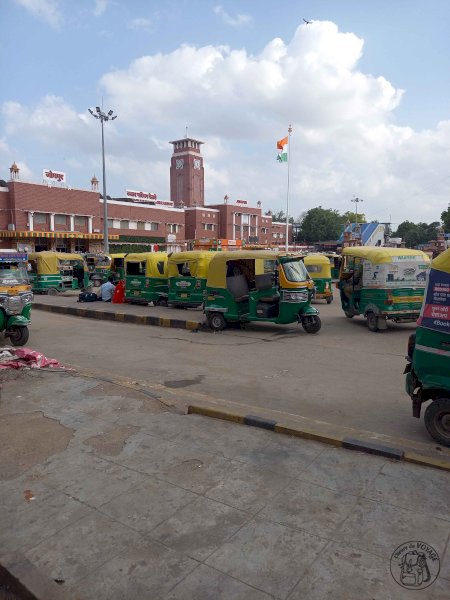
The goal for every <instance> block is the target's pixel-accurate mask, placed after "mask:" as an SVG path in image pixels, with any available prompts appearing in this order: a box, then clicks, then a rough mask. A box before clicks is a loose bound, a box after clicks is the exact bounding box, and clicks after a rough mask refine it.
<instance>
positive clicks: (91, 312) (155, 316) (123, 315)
mask: <svg viewBox="0 0 450 600" xmlns="http://www.w3.org/2000/svg"><path fill="white" fill-rule="evenodd" d="M77 300H78V294H76V295H74V294H67V295H60V296H45V295H35V297H34V302H33V309H35V310H36V309H37V310H47V311H49V312H56V313H60V314H67V315H73V316H79V317H86V318H92V319H101V320H108V321H119V322H125V323H136V324H138V325H156V326H159V327H175V328H178V329H198V328H199V327H200V326H202V324H203V323H204V321H205V319H204V315H203V311H202V310H201V309H180V308H169V307H163V306H152V305H149V306H146V305H140V304H129V303H124V304H112V303H109V302H100V301H99V302H77Z"/></svg>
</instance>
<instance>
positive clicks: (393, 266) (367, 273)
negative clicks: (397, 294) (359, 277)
mask: <svg viewBox="0 0 450 600" xmlns="http://www.w3.org/2000/svg"><path fill="white" fill-rule="evenodd" d="M363 265H364V271H363V285H364V287H373V288H377V287H378V288H380V287H383V288H386V287H387V288H398V287H414V288H418V287H420V288H424V287H425V285H426V272H427V269H428V266H429V265H427V264H424V261H423V258H421V257H417V260H414V257H411V256H406V257H405V258H404V259H403V258H402V257H401V256H395V257H392V262H390V263H383V264H380V265H374V264H373V263H371V262H370V261H369V260H365V261H363Z"/></svg>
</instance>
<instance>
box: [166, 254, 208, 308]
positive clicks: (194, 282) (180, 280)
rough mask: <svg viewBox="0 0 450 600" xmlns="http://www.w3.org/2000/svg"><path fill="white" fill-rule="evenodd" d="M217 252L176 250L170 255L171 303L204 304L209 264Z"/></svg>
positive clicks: (188, 306)
mask: <svg viewBox="0 0 450 600" xmlns="http://www.w3.org/2000/svg"><path fill="white" fill-rule="evenodd" d="M214 256H215V252H204V251H197V250H192V251H187V252H174V253H173V254H171V255H170V256H169V304H171V305H172V306H178V307H185V308H194V307H196V306H201V305H202V304H203V291H204V289H205V286H206V279H207V277H208V269H209V264H210V262H211V260H212V258H213V257H214Z"/></svg>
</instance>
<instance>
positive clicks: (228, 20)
mask: <svg viewBox="0 0 450 600" xmlns="http://www.w3.org/2000/svg"><path fill="white" fill-rule="evenodd" d="M214 13H215V14H216V15H217V16H218V17H220V18H221V19H222V21H223V22H224V23H225V24H226V25H231V27H242V25H247V24H248V23H250V22H251V20H252V18H251V16H250V15H245V14H242V13H238V14H237V15H236V16H234V17H233V16H232V15H230V14H229V13H227V11H226V10H225V9H224V8H223V6H221V5H220V4H219V5H217V6H215V7H214Z"/></svg>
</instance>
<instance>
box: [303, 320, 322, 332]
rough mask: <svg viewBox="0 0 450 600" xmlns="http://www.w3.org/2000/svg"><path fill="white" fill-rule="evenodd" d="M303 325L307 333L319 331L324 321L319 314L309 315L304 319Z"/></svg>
mask: <svg viewBox="0 0 450 600" xmlns="http://www.w3.org/2000/svg"><path fill="white" fill-rule="evenodd" d="M302 327H303V329H304V330H305V331H306V333H318V332H319V331H320V328H321V327H322V321H321V320H320V317H319V316H312V317H308V318H307V319H302Z"/></svg>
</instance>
